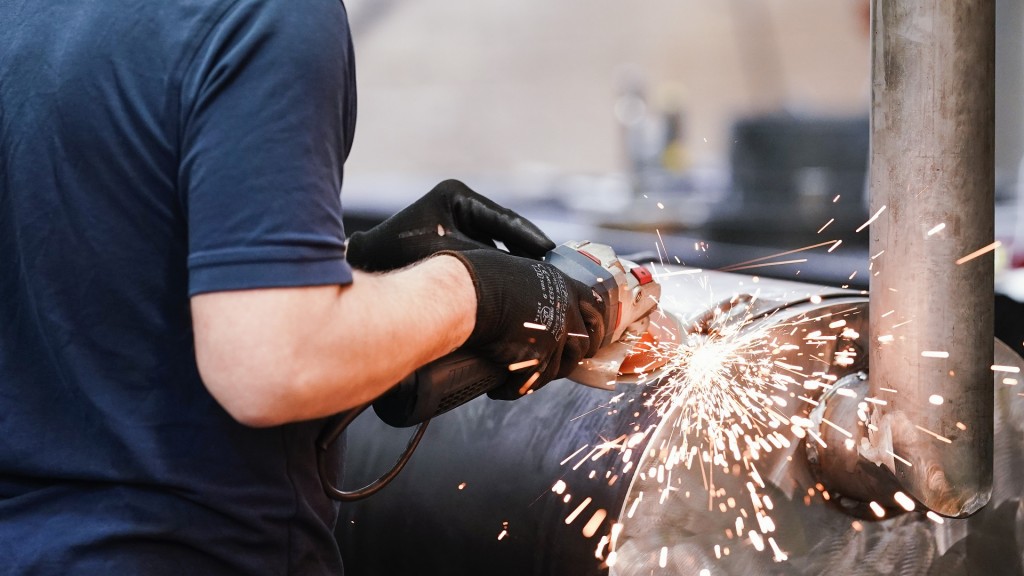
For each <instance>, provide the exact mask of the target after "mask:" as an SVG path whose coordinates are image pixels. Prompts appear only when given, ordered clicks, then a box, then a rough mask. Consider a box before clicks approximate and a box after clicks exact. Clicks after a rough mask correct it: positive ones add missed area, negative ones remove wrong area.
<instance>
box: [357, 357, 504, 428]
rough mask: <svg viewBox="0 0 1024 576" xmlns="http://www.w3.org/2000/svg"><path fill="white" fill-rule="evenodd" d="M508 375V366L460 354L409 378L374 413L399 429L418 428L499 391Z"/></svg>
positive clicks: (382, 399)
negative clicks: (490, 392)
mask: <svg viewBox="0 0 1024 576" xmlns="http://www.w3.org/2000/svg"><path fill="white" fill-rule="evenodd" d="M508 373H509V372H508V368H507V367H505V366H501V365H498V364H495V363H493V362H491V361H489V360H485V359H483V358H481V357H479V356H477V355H475V354H473V353H472V352H469V351H466V350H456V351H455V352H453V353H451V354H448V355H447V356H444V357H442V358H438V359H437V360H434V361H433V362H431V363H429V364H427V365H425V366H423V367H421V368H420V369H418V370H416V371H415V372H413V373H412V374H410V375H408V376H406V377H405V379H403V380H402V381H401V382H399V383H398V384H397V385H395V386H394V387H392V388H391V390H389V391H388V392H387V393H386V394H384V395H383V396H381V397H380V398H378V399H377V400H376V401H374V403H373V410H374V412H376V413H377V416H378V417H379V418H380V419H381V420H383V421H384V422H385V423H386V424H389V425H391V426H394V427H396V428H404V427H407V426H415V425H416V424H419V423H421V422H424V421H426V420H429V419H431V418H433V417H434V416H437V415H438V414H443V413H445V412H447V411H449V410H451V409H452V408H455V407H457V406H461V405H463V404H465V403H466V402H469V401H470V400H472V399H473V398H476V397H477V396H480V395H482V394H484V393H486V392H488V391H490V390H491V389H493V388H497V387H498V386H500V385H502V384H504V383H505V381H506V380H507V379H508Z"/></svg>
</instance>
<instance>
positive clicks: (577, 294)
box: [444, 249, 605, 400]
mask: <svg viewBox="0 0 1024 576" xmlns="http://www.w3.org/2000/svg"><path fill="white" fill-rule="evenodd" d="M444 253H445V254H451V255H453V256H455V257H456V258H459V260H461V261H462V263H463V264H465V265H466V268H467V269H468V270H469V274H470V276H471V277H472V278H473V286H474V288H476V297H477V312H476V326H475V327H474V328H473V333H472V334H471V335H470V336H469V339H468V340H466V343H465V345H464V346H465V347H467V348H470V349H473V350H476V351H477V352H478V353H479V354H480V355H481V356H483V357H485V358H488V359H489V360H491V361H493V362H495V363H497V364H500V365H502V366H509V367H510V368H513V369H512V370H511V372H510V378H509V379H508V381H507V383H506V384H504V385H503V386H500V387H498V388H496V389H494V390H492V391H491V392H488V395H489V396H490V397H491V398H499V399H507V400H508V399H514V398H518V397H520V396H522V395H524V394H526V393H527V392H529V391H531V390H536V389H537V388H540V387H541V386H543V385H544V384H547V383H548V382H550V381H551V380H554V379H555V378H562V377H564V376H567V375H568V374H569V373H570V372H572V371H573V369H574V368H576V366H577V365H578V364H579V362H580V360H582V359H583V358H586V357H590V356H593V355H594V354H595V353H597V348H598V346H599V345H600V343H601V341H602V340H603V338H604V331H605V326H604V320H603V318H604V311H603V309H602V306H604V304H603V303H601V302H599V301H598V298H597V296H596V295H595V294H594V291H593V290H592V289H591V288H590V287H589V286H587V285H586V284H583V283H582V282H579V281H577V280H574V279H572V278H570V277H569V276H567V275H565V273H563V272H562V271H561V270H559V269H558V268H555V267H554V266H552V265H551V264H548V263H546V262H539V261H536V260H530V259H528V258H520V257H518V256H513V255H511V254H507V253H505V252H502V251H500V250H486V249H481V250H468V251H465V252H444Z"/></svg>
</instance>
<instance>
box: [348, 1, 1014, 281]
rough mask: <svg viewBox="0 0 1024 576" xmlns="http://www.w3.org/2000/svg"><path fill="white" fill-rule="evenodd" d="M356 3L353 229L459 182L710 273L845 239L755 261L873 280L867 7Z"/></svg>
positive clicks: (1005, 109) (1004, 176)
mask: <svg viewBox="0 0 1024 576" xmlns="http://www.w3.org/2000/svg"><path fill="white" fill-rule="evenodd" d="M346 4H347V6H348V9H349V16H350V21H351V26H352V30H353V35H354V42H355V50H356V61H357V77H358V82H359V85H358V90H359V120H358V123H357V127H356V139H355V143H354V147H353V149H352V154H351V156H350V158H349V161H348V162H347V164H346V179H345V188H344V194H343V201H344V203H345V209H346V211H347V213H348V221H347V226H348V228H349V229H350V230H354V229H359V228H364V227H367V226H369V225H372V224H373V223H374V222H376V221H379V220H380V219H382V218H384V217H386V216H388V215H390V214H391V213H393V212H395V211H397V210H398V209H400V208H402V207H403V206H405V205H407V204H409V203H410V202H412V201H413V200H415V199H416V198H418V197H419V196H420V195H422V194H423V193H425V192H426V191H427V190H429V189H430V188H431V187H432V186H433V185H434V184H435V183H437V182H438V181H440V180H443V179H445V178H458V179H460V180H463V181H464V182H466V183H467V184H469V185H470V186H471V187H472V188H474V189H476V190H478V191H479V192H481V193H483V194H485V195H487V196H489V197H491V198H494V199H495V200H497V201H499V202H501V203H504V204H506V205H509V206H511V207H513V208H515V209H517V210H519V211H520V212H522V213H524V214H525V215H527V216H528V217H529V218H531V219H533V220H535V221H537V222H538V223H539V224H540V225H541V226H542V228H544V230H545V231H546V232H548V233H549V234H550V235H551V236H552V238H553V239H555V240H556V241H564V240H568V239H590V240H595V241H603V242H605V243H609V244H612V245H613V246H614V247H616V248H617V249H618V250H619V252H620V253H628V252H630V251H655V250H656V244H659V245H660V246H661V247H662V248H663V249H662V256H663V257H664V256H668V257H669V258H671V259H675V258H678V259H679V260H680V261H682V262H684V263H686V264H688V265H693V266H698V267H705V268H716V269H723V268H724V269H730V268H737V267H741V266H743V265H744V263H745V262H746V261H748V260H752V259H757V258H764V257H766V256H770V255H773V254H780V253H783V252H787V251H790V250H795V249H799V248H802V247H805V246H811V245H814V244H818V243H823V242H826V241H834V240H839V239H841V240H843V243H842V244H841V245H839V246H838V247H835V248H834V249H833V251H832V252H828V251H827V250H828V248H830V247H832V244H829V245H826V246H823V247H819V248H815V249H812V250H807V251H805V252H800V253H798V254H797V255H795V256H790V257H789V259H793V260H799V259H803V258H806V259H807V260H806V262H795V263H792V264H785V265H774V266H759V267H757V268H747V269H744V271H745V272H747V273H751V274H760V275H764V276H775V277H782V278H790V279H800V280H807V281H813V282H819V283H825V284H830V285H836V286H850V287H854V288H866V287H867V276H868V275H867V253H866V251H867V240H868V231H867V230H866V229H864V230H862V231H861V232H856V231H855V230H856V229H857V228H858V227H860V226H861V225H862V224H863V223H864V222H865V221H866V220H867V218H868V217H869V216H870V215H869V214H868V213H867V212H868V210H867V199H866V191H865V181H866V171H867V154H868V131H869V125H868V109H869V107H870V68H869V57H870V42H869V28H868V26H869V14H868V11H869V9H868V4H869V3H868V2H867V1H864V0H841V1H834V2H821V1H820V0H722V1H716V2H708V1H706V0H646V1H645V2H643V3H626V2H621V1H612V0H586V1H584V0H563V1H559V2H550V1H540V0H514V1H513V0H432V1H430V2H413V1H408V0H349V1H348V2H346ZM996 21H997V62H996V77H997V88H996V91H997V103H996V124H997V128H996V140H997V142H996V172H997V178H996V181H997V198H998V201H997V208H996V216H997V236H998V237H999V238H1000V239H1001V240H1003V242H1004V250H1002V251H1001V253H1000V254H998V255H997V261H998V262H999V265H1000V266H1001V267H1003V268H1007V269H1008V268H1010V267H1011V265H1012V261H1013V254H1014V248H1013V246H1014V244H1013V241H1014V237H1015V236H1016V235H1017V233H1016V230H1017V228H1018V225H1017V222H1018V221H1024V218H1017V210H1016V206H1017V204H1018V203H1017V202H1016V199H1017V197H1018V195H1019V193H1018V189H1019V188H1020V187H1021V186H1020V185H1019V181H1020V178H1018V174H1019V172H1020V171H1021V170H1020V166H1021V159H1022V157H1024V122H1022V116H1024V114H1022V110H1024V35H1022V34H1021V32H1022V31H1024V3H1021V2H1020V1H1019V0H997V16H996ZM1020 228H1021V229H1022V230H1024V225H1022V226H1020ZM1020 245H1021V242H1018V243H1017V247H1018V248H1017V250H1018V251H1021V252H1024V248H1021V247H1020ZM786 259H787V258H785V257H779V258H776V259H774V260H773V261H784V260H786ZM1018 260H1021V262H1019V263H1024V258H1018ZM762 262H764V261H762ZM1020 299H1024V295H1022V296H1021V298H1020Z"/></svg>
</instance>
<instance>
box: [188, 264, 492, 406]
mask: <svg viewBox="0 0 1024 576" xmlns="http://www.w3.org/2000/svg"><path fill="white" fill-rule="evenodd" d="M192 317H193V321H194V329H195V341H196V359H197V361H198V364H199V371H200V374H201V375H202V378H203V382H204V383H205V384H206V387H207V389H209V391H210V393H211V394H212V395H213V397H214V398H215V399H216V400H217V401H218V402H219V403H220V404H221V405H222V406H223V407H224V408H225V409H226V410H227V411H228V413H230V414H231V415H232V416H233V417H234V418H235V419H236V420H238V421H239V422H241V423H243V424H247V425H250V426H273V425H277V424H283V423H286V422H292V421H297V420H305V419H310V418H317V417H322V416H328V415H331V414H335V413H337V412H340V411H342V410H345V409H348V408H352V407H355V406H358V405H361V404H364V403H366V402H369V401H370V400H372V399H374V398H375V397H377V396H379V395H380V394H382V393H383V392H385V391H386V390H387V389H388V388H390V387H391V386H392V385H394V384H395V383H397V382H398V381H399V380H400V379H402V378H403V377H405V376H406V375H407V374H409V373H410V372H412V371H413V370H415V369H416V368H417V367H419V366H421V365H423V364H425V363H427V362H429V361H431V360H434V359H435V358H439V357H440V356H443V355H444V354H446V353H448V352H450V351H452V350H453V349H455V348H457V347H458V346H460V345H461V344H462V343H463V342H465V340H466V338H467V337H468V336H469V334H470V333H471V332H472V330H473V326H474V322H475V318H476V293H475V291H474V288H473V284H472V280H471V278H470V275H469V272H468V271H467V270H466V268H465V266H464V265H463V264H462V263H461V262H459V260H457V259H456V258H453V257H451V256H438V257H434V258H431V259H428V260H426V261H424V262H422V263H420V264H418V265H416V266H413V267H411V268H407V269H404V270H401V271H397V272H393V273H389V274H383V275H373V274H366V273H360V272H355V278H354V281H353V283H352V284H351V285H348V286H316V287H303V288H273V289H259V290H243V291H234V292H214V293H209V294H200V295H197V296H195V297H193V298H192Z"/></svg>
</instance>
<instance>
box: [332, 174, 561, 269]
mask: <svg viewBox="0 0 1024 576" xmlns="http://www.w3.org/2000/svg"><path fill="white" fill-rule="evenodd" d="M495 241H500V242H502V243H503V244H505V247H506V248H508V250H509V252H511V253H512V254H516V255H518V256H525V257H528V258H540V257H541V256H543V255H544V254H545V253H547V251H548V250H551V249H553V248H554V247H555V243H554V242H552V241H551V239H550V238H548V237H547V236H545V235H544V233H543V232H541V231H540V229H539V228H537V227H536V226H535V225H534V224H533V223H531V222H530V221H529V220H527V219H525V218H523V217H522V216H520V215H519V214H516V213H515V212H513V211H512V210H509V209H508V208H503V207H501V206H499V205H497V204H495V203H494V202H492V201H490V200H488V199H487V198H484V197H483V196H481V195H479V194H477V193H476V192H474V191H472V190H470V189H469V187H467V186H466V185H465V184H463V183H462V182H459V181H458V180H445V181H444V182H441V183H440V184H438V185H437V186H435V187H434V189H433V190H431V191H430V192H428V193H427V194H426V195H425V196H423V197H422V198H420V199H419V200H417V201H416V202H414V203H413V204H411V205H410V206H409V207H407V208H405V209H404V210H402V211H401V212H399V213H398V214H395V215H394V216H392V217H391V218H388V219H387V220H385V221H384V222H382V223H380V224H378V225H377V226H375V227H374V228H372V229H370V230H368V231H366V232H356V233H354V234H352V235H351V236H350V237H349V240H348V251H347V253H346V257H347V258H348V261H349V263H351V264H352V265H353V266H355V267H356V268H359V269H360V270H366V271H368V272H385V271H388V270H396V269H398V268H403V267H405V266H408V265H410V264H412V263H414V262H417V261H419V260H422V259H424V258H426V257H427V256H430V255H432V254H434V253H436V252H439V251H441V250H453V251H460V252H461V251H464V250H473V249H477V248H494V243H495Z"/></svg>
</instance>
